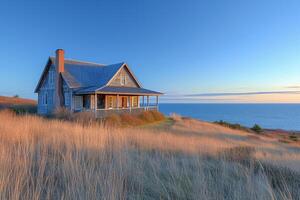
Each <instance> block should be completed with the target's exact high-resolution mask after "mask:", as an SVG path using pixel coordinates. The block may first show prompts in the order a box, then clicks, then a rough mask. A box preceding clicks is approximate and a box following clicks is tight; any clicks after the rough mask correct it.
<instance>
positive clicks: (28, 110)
mask: <svg viewBox="0 0 300 200" xmlns="http://www.w3.org/2000/svg"><path fill="white" fill-rule="evenodd" d="M9 108H10V109H11V110H12V111H14V112H15V113H16V114H33V113H37V107H36V106H35V105H15V106H11V107H9Z"/></svg>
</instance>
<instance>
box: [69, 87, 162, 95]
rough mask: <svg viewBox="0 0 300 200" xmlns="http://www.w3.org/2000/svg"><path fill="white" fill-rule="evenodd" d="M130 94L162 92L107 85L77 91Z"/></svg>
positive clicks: (81, 92)
mask: <svg viewBox="0 0 300 200" xmlns="http://www.w3.org/2000/svg"><path fill="white" fill-rule="evenodd" d="M93 93H99V94H128V95H155V96H157V95H162V93H160V92H156V91H152V90H148V89H145V88H135V87H112V86H105V87H102V88H98V87H88V88H82V89H79V90H77V91H75V94H93Z"/></svg>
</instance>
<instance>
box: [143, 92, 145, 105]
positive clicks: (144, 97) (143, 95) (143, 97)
mask: <svg viewBox="0 0 300 200" xmlns="http://www.w3.org/2000/svg"><path fill="white" fill-rule="evenodd" d="M143 107H145V96H144V95H143Z"/></svg>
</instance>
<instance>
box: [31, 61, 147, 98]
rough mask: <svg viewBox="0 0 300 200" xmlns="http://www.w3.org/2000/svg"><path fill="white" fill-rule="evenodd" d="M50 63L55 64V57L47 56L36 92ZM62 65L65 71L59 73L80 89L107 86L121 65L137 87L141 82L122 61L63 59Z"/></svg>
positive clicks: (72, 85)
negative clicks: (106, 62)
mask: <svg viewBox="0 0 300 200" xmlns="http://www.w3.org/2000/svg"><path fill="white" fill-rule="evenodd" d="M51 65H54V66H55V57H49V60H48V62H47V64H46V66H45V69H44V71H43V74H42V76H41V78H40V80H39V83H38V85H37V87H36V89H35V92H38V90H39V88H40V86H41V84H42V82H43V79H44V77H45V75H46V73H47V72H48V70H49V67H50V66H51ZM64 66H65V71H64V72H63V73H62V74H61V75H62V77H63V79H64V81H65V82H66V83H67V85H68V86H69V87H70V88H81V89H82V90H84V89H86V88H90V89H91V88H95V89H94V91H95V90H96V89H99V88H102V87H104V86H107V85H108V84H109V83H110V82H111V81H112V80H113V78H114V77H115V76H116V74H117V73H118V72H119V71H120V70H121V69H122V68H123V67H126V68H127V70H128V71H129V73H130V74H131V75H132V77H133V78H134V80H135V82H136V84H137V85H138V87H140V88H141V84H140V83H139V81H138V80H137V78H136V77H135V76H134V74H133V73H132V72H131V70H130V69H129V67H128V65H127V64H126V63H124V62H122V63H117V64H111V65H103V64H97V63H90V62H83V61H76V60H67V59H65V63H64Z"/></svg>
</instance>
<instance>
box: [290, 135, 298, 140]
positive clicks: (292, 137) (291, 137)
mask: <svg viewBox="0 0 300 200" xmlns="http://www.w3.org/2000/svg"><path fill="white" fill-rule="evenodd" d="M289 137H290V139H291V140H293V141H295V142H297V141H298V136H297V135H296V134H293V135H290V136H289Z"/></svg>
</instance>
